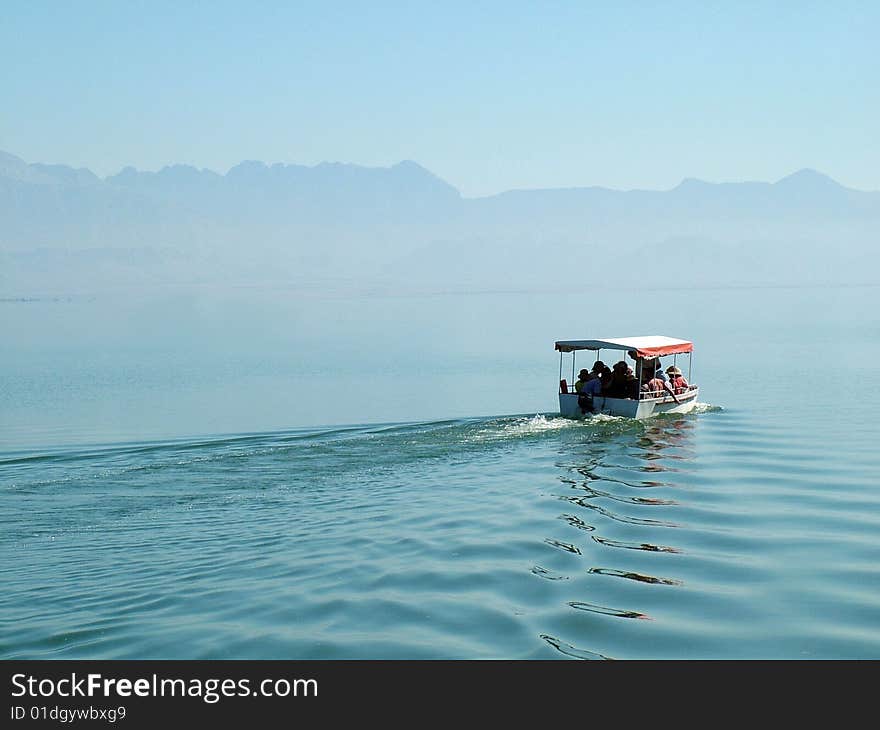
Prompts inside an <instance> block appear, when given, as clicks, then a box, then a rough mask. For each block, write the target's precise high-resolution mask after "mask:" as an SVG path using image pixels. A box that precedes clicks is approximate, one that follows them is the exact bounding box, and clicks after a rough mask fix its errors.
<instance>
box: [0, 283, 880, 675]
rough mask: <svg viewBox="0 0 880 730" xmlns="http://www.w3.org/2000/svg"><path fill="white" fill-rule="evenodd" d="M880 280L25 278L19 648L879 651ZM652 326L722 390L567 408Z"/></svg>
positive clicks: (10, 357)
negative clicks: (634, 418) (332, 283)
mask: <svg viewBox="0 0 880 730" xmlns="http://www.w3.org/2000/svg"><path fill="white" fill-rule="evenodd" d="M878 301H880V289H878V288H877V287H862V288H834V287H825V288H819V287H816V288H803V289H727V290H699V289H695V290H690V291H644V292H623V291H610V290H601V289H596V290H594V291H590V292H579V293H577V294H567V295H560V294H548V293H528V292H524V293H506V294H499V293H496V294H474V295H469V296H466V295H461V294H425V295H423V296H410V297H397V298H394V297H378V296H377V297H360V298H346V297H344V296H342V295H338V296H329V295H328V296H325V297H323V298H317V297H305V296H302V295H298V294H296V293H294V292H285V291H269V290H244V289H242V290H235V291H231V292H222V293H221V292H217V291H191V292H173V291H169V292H166V293H163V294H162V296H158V295H156V294H146V293H142V294H126V295H125V296H121V295H115V294H102V295H97V294H96V295H94V296H89V297H82V296H73V297H59V298H45V299H42V298H40V297H35V298H34V299H33V300H31V301H5V302H0V341H2V342H3V343H4V344H3V352H2V358H0V382H2V389H0V521H2V528H3V529H2V536H0V546H2V555H3V560H2V568H0V570H2V572H3V586H4V590H3V592H2V595H0V658H4V659H10V658H18V659H24V658H27V659H30V658H37V659H63V658H100V659H118V658H131V659H144V658H187V659H190V658H199V659H201V658H205V659H220V658H244V659H249V658H256V659H270V658H271V659H310V658H316V659H317V658H370V659H372V658H376V659H380V658H382V659H384V658H393V659H433V658H453V659H477V658H501V659H548V658H551V659H552V658H559V659H604V658H608V659H642V658H669V659H672V658H676V659H678V658H786V659H788V658H790V659H798V658H820V659H830V658H854V659H861V658H869V659H877V658H880V479H878V473H880V449H878V448H877V443H878V438H880V426H878V421H877V415H876V414H877V413H880V389H878V388H877V387H875V384H876V383H877V382H878V380H880V377H878V376H880V317H878V315H877V308H876V305H877V302H878ZM637 334H665V335H668V336H672V337H681V338H686V339H692V340H693V341H694V342H695V343H696V351H695V356H694V361H693V378H692V380H693V381H695V382H697V383H698V384H699V385H700V386H701V394H700V401H701V405H700V406H699V408H698V410H697V412H696V413H693V414H689V415H686V416H664V417H659V418H656V419H651V420H649V421H645V422H631V421H627V420H623V419H615V418H607V417H603V418H599V419H595V420H591V421H585V422H574V421H569V420H565V419H561V418H559V417H557V416H556V415H555V411H556V409H557V402H556V385H557V380H558V372H559V370H558V368H559V360H558V355H557V354H556V353H555V352H554V351H553V342H554V340H557V339H573V338H586V337H611V336H624V335H637ZM603 354H607V353H603ZM582 357H583V362H582V363H581V362H580V361H579V362H578V366H580V365H581V364H588V363H589V362H590V357H589V355H586V354H584V355H583V356H582ZM685 360H686V358H685ZM606 361H607V359H606ZM565 374H566V375H568V376H569V377H570V374H569V373H568V372H566V373H565Z"/></svg>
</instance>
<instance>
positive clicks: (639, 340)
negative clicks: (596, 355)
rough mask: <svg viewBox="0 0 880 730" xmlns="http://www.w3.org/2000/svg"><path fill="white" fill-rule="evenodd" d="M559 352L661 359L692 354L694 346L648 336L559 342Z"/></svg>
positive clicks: (666, 338)
mask: <svg viewBox="0 0 880 730" xmlns="http://www.w3.org/2000/svg"><path fill="white" fill-rule="evenodd" d="M556 349H557V350H559V352H574V351H575V350H635V351H636V353H637V354H638V356H639V357H661V356H662V355H678V354H680V353H683V352H693V349H694V344H693V343H692V342H688V341H687V340H676V339H674V338H672V337H661V336H660V335H648V336H645V337H613V338H608V339H605V340H560V341H558V342H557V343H556Z"/></svg>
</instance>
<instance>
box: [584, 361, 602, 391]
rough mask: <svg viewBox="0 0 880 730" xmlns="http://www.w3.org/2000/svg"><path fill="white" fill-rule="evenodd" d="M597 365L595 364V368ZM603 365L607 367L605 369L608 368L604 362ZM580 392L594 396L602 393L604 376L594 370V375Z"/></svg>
mask: <svg viewBox="0 0 880 730" xmlns="http://www.w3.org/2000/svg"><path fill="white" fill-rule="evenodd" d="M597 364H599V363H597ZM595 367H596V366H595V365H594V366H593V368H595ZM602 367H603V368H605V370H608V368H606V367H605V365H604V364H602ZM580 392H581V393H584V394H585V395H591V396H593V397H596V396H600V395H602V378H601V375H600V373H597V372H595V371H594V374H593V377H592V378H590V379H589V380H588V381H587V382H586V385H584V387H583V389H582V390H581V391H580Z"/></svg>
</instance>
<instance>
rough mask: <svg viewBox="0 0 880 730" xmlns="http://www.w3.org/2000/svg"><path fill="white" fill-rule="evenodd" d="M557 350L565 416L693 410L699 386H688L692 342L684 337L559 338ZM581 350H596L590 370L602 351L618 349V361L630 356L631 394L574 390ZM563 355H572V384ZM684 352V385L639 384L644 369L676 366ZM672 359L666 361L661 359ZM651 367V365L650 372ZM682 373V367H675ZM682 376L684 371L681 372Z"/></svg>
mask: <svg viewBox="0 0 880 730" xmlns="http://www.w3.org/2000/svg"><path fill="white" fill-rule="evenodd" d="M555 349H556V350H557V351H558V352H559V413H560V415H561V416H565V417H568V418H587V417H590V416H594V415H597V414H607V415H611V416H623V417H625V418H635V419H644V418H650V417H651V416H656V415H659V414H661V413H688V412H690V411H692V410H693V409H694V406H695V405H696V403H697V396H698V395H699V393H700V389H699V387H697V386H696V385H691V384H690V382H691V365H692V363H691V360H692V357H693V350H694V345H693V343H692V342H688V341H687V340H679V339H675V338H673V337H663V336H660V335H648V336H641V337H614V338H609V339H600V340H558V341H557V342H556V348H555ZM582 350H589V351H591V352H595V353H596V356H595V358H593V359H592V360H590V362H589V363H587V368H588V369H590V368H591V366H592V365H593V363H594V361H599V360H601V359H602V358H601V354H602V350H611V351H612V352H615V353H616V352H618V351H619V352H621V353H622V354H621V355H620V357H619V358H617V361H620V360H623V361H624V362H625V361H626V358H627V357H628V358H630V359H631V360H632V363H633V377H636V378H637V379H636V385H635V386H634V387H633V388H632V392H630V396H631V397H628V398H627V397H608V396H606V395H602V394H596V395H593V396H585V395H581V394H579V393H576V392H575V390H574V387H575V386H574V382H575V377H576V376H575V373H576V372H577V370H576V364H575V360H576V358H577V353H578V352H580V351H582ZM566 355H571V381H572V382H571V384H569V382H568V381H567V380H566V379H565V378H564V377H563V364H564V363H563V360H564V358H565V356H566ZM685 355H687V377H686V380H687V387H678V388H672V387H670V386H669V384H668V383H665V384H664V387H663V389H662V390H660V389H658V390H650V391H649V390H645V389H644V388H642V387H640V384H641V382H642V380H643V377H642V373H643V372H645V373H647V372H649V371H648V370H647V369H646V368H648V367H649V366H654V364H655V363H660V367H661V368H666V369H668V368H669V367H672V368H675V369H678V363H677V362H676V361H677V360H678V357H679V356H685ZM669 357H671V358H672V362H671V363H670V362H669V360H667V361H666V363H663V362H661V360H660V358H669ZM653 370H654V367H651V368H650V372H653ZM678 372H680V373H681V370H680V369H678ZM681 374H682V375H684V373H681Z"/></svg>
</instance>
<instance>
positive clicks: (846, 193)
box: [0, 152, 880, 295]
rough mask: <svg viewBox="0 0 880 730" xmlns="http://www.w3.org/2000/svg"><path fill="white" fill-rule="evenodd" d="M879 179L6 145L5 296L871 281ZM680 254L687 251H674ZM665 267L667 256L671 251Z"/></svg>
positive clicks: (2, 183) (2, 214)
mask: <svg viewBox="0 0 880 730" xmlns="http://www.w3.org/2000/svg"><path fill="white" fill-rule="evenodd" d="M878 232H880V193H878V192H865V191H858V190H853V189H850V188H847V187H845V186H843V185H840V184H839V183H838V182H836V181H835V180H833V179H832V178H830V177H828V176H827V175H824V174H822V173H820V172H817V171H815V170H811V169H802V170H798V171H796V172H794V173H792V174H791V175H788V176H786V177H784V178H782V179H781V180H778V181H776V182H774V183H768V182H726V183H711V182H706V181H702V180H697V179H693V178H687V179H685V180H683V181H682V182H681V183H680V184H679V185H677V186H675V187H674V188H672V189H670V190H665V191H653V190H628V191H621V190H612V189H608V188H601V187H584V188H561V189H535V190H511V191H507V192H504V193H500V194H498V195H492V196H487V197H481V198H463V197H462V196H461V195H460V193H459V192H458V190H456V189H455V188H454V187H453V186H452V185H450V184H449V183H447V182H445V181H444V180H442V179H440V178H439V177H437V176H436V175H434V174H433V173H431V172H430V171H429V170H426V169H425V168H424V167H422V166H421V165H419V164H418V163H416V162H413V161H410V160H406V161H402V162H399V163H398V164H396V165H392V166H390V167H364V166H359V165H353V164H346V163H338V162H324V163H321V164H319V165H315V166H311V167H309V166H304V165H295V164H282V163H275V164H266V163H264V162H260V161H253V160H251V161H244V162H241V163H239V164H238V165H236V166H234V167H232V168H231V169H230V170H228V171H227V172H226V173H225V174H222V173H219V172H215V171H212V170H206V169H199V168H196V167H192V166H190V165H171V166H168V167H164V168H162V169H161V170H159V171H157V172H146V171H140V170H136V169H135V168H133V167H126V168H124V169H123V170H121V171H120V172H119V173H117V174H115V175H111V176H108V177H105V178H100V177H98V176H97V175H95V174H94V173H92V172H91V171H89V170H87V169H84V168H78V169H76V168H73V167H69V166H66V165H49V164H36V163H27V162H25V161H24V160H22V159H20V158H18V157H16V156H14V155H11V154H9V153H5V152H0V293H2V294H3V295H13V294H22V295H24V294H27V293H28V292H30V291H33V290H37V289H39V290H41V291H89V290H93V289H95V288H101V287H107V286H134V285H137V286H150V285H159V284H162V285H166V284H169V283H178V284H183V283H194V282H195V283H200V282H201V283H204V282H215V283H234V282H242V283H253V284H258V283H267V282H269V283H275V284H283V285H289V286H293V287H296V288H302V289H309V290H320V289H321V288H323V287H327V286H334V287H343V288H347V289H349V290H351V291H402V290H426V289H427V290H444V291H450V290H466V289H469V288H470V289H472V288H475V287H476V288H480V289H493V288H499V287H509V286H518V287H525V288H544V289H553V288H555V287H560V286H562V287H565V286H569V285H570V284H569V283H567V282H573V281H585V280H586V281H593V282H594V283H595V284H597V285H599V286H608V287H611V286H616V285H619V284H621V283H624V282H628V281H634V280H637V279H634V277H635V276H636V275H637V274H638V273H639V272H640V271H641V269H642V267H643V265H644V264H643V263H642V262H643V261H645V262H648V261H651V260H656V258H657V256H658V255H659V254H658V252H660V251H662V252H663V255H664V256H667V257H668V258H669V260H670V261H674V263H675V266H674V271H675V275H674V276H673V277H671V278H670V277H669V276H667V277H665V279H664V281H663V282H661V283H660V285H661V286H662V285H686V284H688V283H693V282H702V283H717V284H730V285H752V284H769V283H810V282H813V281H822V282H828V281H841V282H859V281H867V280H868V279H871V278H872V277H873V274H872V273H871V272H872V271H874V270H876V268H877V267H876V241H877V239H878ZM672 252H674V254H673V253H672ZM663 268H664V269H665V270H669V269H670V266H669V265H664V266H663Z"/></svg>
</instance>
